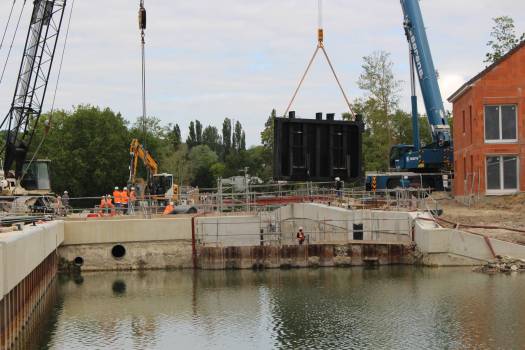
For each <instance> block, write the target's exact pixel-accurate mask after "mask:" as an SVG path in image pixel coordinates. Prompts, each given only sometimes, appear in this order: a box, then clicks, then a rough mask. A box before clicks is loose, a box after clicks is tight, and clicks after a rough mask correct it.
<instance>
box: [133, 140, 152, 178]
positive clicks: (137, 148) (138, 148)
mask: <svg viewBox="0 0 525 350" xmlns="http://www.w3.org/2000/svg"><path fill="white" fill-rule="evenodd" d="M129 154H130V156H131V164H130V167H129V183H130V184H134V183H135V177H136V175H137V165H138V162H139V158H140V159H141V160H142V162H143V163H144V166H145V167H146V169H148V173H149V177H152V176H154V175H157V173H158V171H159V165H158V163H157V161H156V160H155V159H154V158H153V157H152V156H151V154H149V152H148V151H146V150H145V149H144V147H143V146H142V144H141V143H140V142H139V140H138V139H133V141H131V145H130V146H129Z"/></svg>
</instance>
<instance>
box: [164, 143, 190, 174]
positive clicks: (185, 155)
mask: <svg viewBox="0 0 525 350" xmlns="http://www.w3.org/2000/svg"><path fill="white" fill-rule="evenodd" d="M160 165H161V168H162V169H163V171H165V172H167V173H169V174H173V177H174V181H175V182H176V183H177V184H188V183H190V181H191V180H192V177H191V169H190V161H189V150H188V145H187V144H185V143H182V144H180V145H179V147H178V148H177V150H176V151H175V152H170V153H168V154H167V155H166V157H164V158H163V159H162V161H161V163H160Z"/></svg>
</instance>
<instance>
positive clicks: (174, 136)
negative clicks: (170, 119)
mask: <svg viewBox="0 0 525 350" xmlns="http://www.w3.org/2000/svg"><path fill="white" fill-rule="evenodd" d="M165 134H166V138H167V141H168V143H169V144H170V145H171V146H172V147H173V150H177V148H178V147H179V145H180V144H181V143H182V136H181V133H180V127H179V124H175V125H172V124H171V123H170V124H168V125H167V127H166V132H165Z"/></svg>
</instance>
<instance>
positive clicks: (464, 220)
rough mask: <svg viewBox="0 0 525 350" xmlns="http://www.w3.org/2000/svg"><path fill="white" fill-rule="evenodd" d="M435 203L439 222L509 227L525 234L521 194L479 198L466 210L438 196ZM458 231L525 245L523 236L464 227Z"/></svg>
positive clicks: (464, 205)
mask: <svg viewBox="0 0 525 350" xmlns="http://www.w3.org/2000/svg"><path fill="white" fill-rule="evenodd" d="M433 197H434V196H433ZM435 199H436V200H437V201H438V202H439V204H440V205H441V207H442V208H443V212H444V213H443V215H442V218H444V219H446V220H449V221H452V222H454V223H459V224H460V225H461V224H466V225H481V226H485V225H489V226H498V227H510V228H515V229H520V230H524V231H525V194H518V195H514V196H498V197H482V198H481V199H480V200H479V201H478V200H477V199H476V200H472V201H471V204H470V207H469V205H468V203H462V202H459V201H457V200H455V199H452V198H450V197H449V196H447V195H439V194H438V195H437V198H435ZM461 229H462V230H465V231H470V232H476V233H481V234H484V235H487V236H489V237H496V238H500V239H503V240H507V241H512V242H517V243H521V244H525V233H517V232H511V231H507V230H497V229H477V228H468V227H463V228H461Z"/></svg>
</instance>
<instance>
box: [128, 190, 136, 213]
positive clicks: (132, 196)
mask: <svg viewBox="0 0 525 350" xmlns="http://www.w3.org/2000/svg"><path fill="white" fill-rule="evenodd" d="M136 200H137V193H136V192H135V187H131V191H129V204H128V212H129V215H133V214H134V213H135V201H136Z"/></svg>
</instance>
